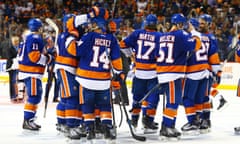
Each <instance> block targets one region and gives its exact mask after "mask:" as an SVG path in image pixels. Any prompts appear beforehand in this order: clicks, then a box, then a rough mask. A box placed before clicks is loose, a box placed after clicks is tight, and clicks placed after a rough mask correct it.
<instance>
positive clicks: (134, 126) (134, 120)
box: [131, 118, 138, 131]
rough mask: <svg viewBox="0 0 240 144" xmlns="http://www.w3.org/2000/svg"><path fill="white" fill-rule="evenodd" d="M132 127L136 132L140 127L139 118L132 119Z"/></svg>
mask: <svg viewBox="0 0 240 144" xmlns="http://www.w3.org/2000/svg"><path fill="white" fill-rule="evenodd" d="M131 125H132V126H133V128H134V130H135V131H136V129H137V126H138V119H137V118H132V120H131Z"/></svg>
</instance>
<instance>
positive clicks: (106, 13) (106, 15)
mask: <svg viewBox="0 0 240 144" xmlns="http://www.w3.org/2000/svg"><path fill="white" fill-rule="evenodd" d="M108 18H109V12H108V10H106V9H105V14H104V19H105V20H107V19H108Z"/></svg>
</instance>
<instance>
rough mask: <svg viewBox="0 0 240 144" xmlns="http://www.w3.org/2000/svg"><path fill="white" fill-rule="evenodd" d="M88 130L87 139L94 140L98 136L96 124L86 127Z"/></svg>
mask: <svg viewBox="0 0 240 144" xmlns="http://www.w3.org/2000/svg"><path fill="white" fill-rule="evenodd" d="M86 130H87V140H92V139H95V138H96V134H95V129H94V124H92V125H88V126H87V127H86Z"/></svg>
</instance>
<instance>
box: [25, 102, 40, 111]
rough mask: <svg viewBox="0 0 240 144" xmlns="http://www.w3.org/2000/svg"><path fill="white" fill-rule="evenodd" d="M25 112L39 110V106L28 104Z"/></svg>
mask: <svg viewBox="0 0 240 144" xmlns="http://www.w3.org/2000/svg"><path fill="white" fill-rule="evenodd" d="M24 109H25V110H30V111H36V110H37V105H34V104H30V103H26V104H25V105H24Z"/></svg>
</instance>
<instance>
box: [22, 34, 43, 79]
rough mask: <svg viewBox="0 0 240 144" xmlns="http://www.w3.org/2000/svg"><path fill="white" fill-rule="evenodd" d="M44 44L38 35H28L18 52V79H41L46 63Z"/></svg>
mask: <svg viewBox="0 0 240 144" xmlns="http://www.w3.org/2000/svg"><path fill="white" fill-rule="evenodd" d="M43 49H44V42H43V39H42V37H41V35H40V34H37V33H30V34H29V35H27V36H26V40H25V41H24V42H23V43H22V46H21V48H20V50H19V56H18V60H19V78H20V79H24V78H27V77H35V78H39V79H41V78H42V76H43V74H44V71H45V65H46V62H47V60H48V59H47V57H46V56H45V55H43Z"/></svg>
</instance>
